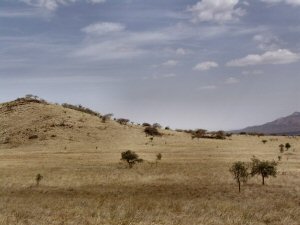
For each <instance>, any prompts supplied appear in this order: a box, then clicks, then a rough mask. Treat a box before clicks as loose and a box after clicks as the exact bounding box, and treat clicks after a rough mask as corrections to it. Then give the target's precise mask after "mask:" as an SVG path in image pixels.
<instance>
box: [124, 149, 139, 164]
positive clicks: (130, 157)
mask: <svg viewBox="0 0 300 225" xmlns="http://www.w3.org/2000/svg"><path fill="white" fill-rule="evenodd" d="M121 160H124V161H126V162H127V163H128V166H129V168H132V167H133V165H134V164H135V163H136V162H143V159H140V158H139V156H138V154H136V153H135V152H133V151H131V150H128V151H125V152H122V153H121Z"/></svg>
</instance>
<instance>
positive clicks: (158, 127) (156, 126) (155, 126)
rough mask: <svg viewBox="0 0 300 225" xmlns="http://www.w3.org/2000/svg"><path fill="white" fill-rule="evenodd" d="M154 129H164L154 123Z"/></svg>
mask: <svg viewBox="0 0 300 225" xmlns="http://www.w3.org/2000/svg"><path fill="white" fill-rule="evenodd" d="M152 127H154V128H156V129H161V128H162V126H161V125H160V124H159V123H154V124H153V125H152Z"/></svg>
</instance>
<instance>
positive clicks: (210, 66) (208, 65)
mask: <svg viewBox="0 0 300 225" xmlns="http://www.w3.org/2000/svg"><path fill="white" fill-rule="evenodd" d="M218 66H219V65H218V63H216V62H214V61H206V62H201V63H199V64H197V65H196V66H195V67H194V70H198V71H206V70H210V69H213V68H216V67H218Z"/></svg>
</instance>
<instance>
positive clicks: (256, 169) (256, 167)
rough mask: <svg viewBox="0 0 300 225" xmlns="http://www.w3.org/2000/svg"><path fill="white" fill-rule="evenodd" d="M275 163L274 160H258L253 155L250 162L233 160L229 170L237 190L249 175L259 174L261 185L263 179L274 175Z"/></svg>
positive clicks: (263, 183) (263, 181)
mask: <svg viewBox="0 0 300 225" xmlns="http://www.w3.org/2000/svg"><path fill="white" fill-rule="evenodd" d="M277 165H278V163H277V162H275V161H266V160H259V159H258V158H256V157H255V156H253V157H252V159H251V162H250V163H247V162H241V161H238V162H234V163H233V164H232V166H231V167H230V169H229V171H230V173H231V174H232V175H233V178H234V180H235V181H236V182H237V184H238V187H239V192H240V191H241V183H242V182H243V183H246V182H247V181H248V179H249V178H250V177H254V176H261V178H262V185H265V179H266V178H268V177H270V176H273V177H276V174H277Z"/></svg>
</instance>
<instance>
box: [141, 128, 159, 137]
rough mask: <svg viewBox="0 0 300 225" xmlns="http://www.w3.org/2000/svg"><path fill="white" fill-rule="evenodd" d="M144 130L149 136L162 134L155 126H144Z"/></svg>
mask: <svg viewBox="0 0 300 225" xmlns="http://www.w3.org/2000/svg"><path fill="white" fill-rule="evenodd" d="M144 132H145V133H146V135H150V136H162V134H161V133H160V132H159V131H158V130H157V128H155V127H146V128H145V129H144Z"/></svg>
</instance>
